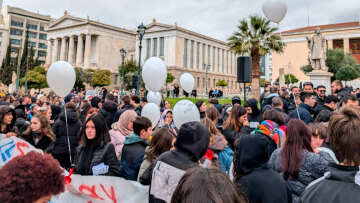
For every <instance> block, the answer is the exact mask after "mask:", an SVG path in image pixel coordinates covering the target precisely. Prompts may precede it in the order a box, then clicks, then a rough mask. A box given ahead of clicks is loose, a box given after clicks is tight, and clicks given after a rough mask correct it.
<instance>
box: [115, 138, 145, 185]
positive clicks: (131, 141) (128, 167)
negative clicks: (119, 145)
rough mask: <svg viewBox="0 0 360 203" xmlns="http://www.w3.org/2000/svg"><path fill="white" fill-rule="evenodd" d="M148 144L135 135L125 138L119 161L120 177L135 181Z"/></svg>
mask: <svg viewBox="0 0 360 203" xmlns="http://www.w3.org/2000/svg"><path fill="white" fill-rule="evenodd" d="M147 146H148V142H147V141H145V140H143V139H141V137H140V136H138V135H136V134H135V133H133V132H132V133H131V134H130V135H129V136H126V140H125V142H124V147H123V149H122V153H121V160H120V177H123V178H125V179H126V180H133V181H136V180H137V177H138V173H139V170H140V166H141V163H142V161H143V158H144V154H145V148H146V147H147Z"/></svg>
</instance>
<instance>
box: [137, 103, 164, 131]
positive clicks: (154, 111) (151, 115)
mask: <svg viewBox="0 0 360 203" xmlns="http://www.w3.org/2000/svg"><path fill="white" fill-rule="evenodd" d="M141 116H144V117H146V118H148V119H149V120H150V121H151V125H152V128H154V127H155V126H156V125H157V123H158V122H159V120H160V109H159V107H158V106H157V105H156V104H154V103H147V104H146V105H145V106H144V108H143V109H142V110H141Z"/></svg>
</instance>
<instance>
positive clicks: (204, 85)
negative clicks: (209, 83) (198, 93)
mask: <svg viewBox="0 0 360 203" xmlns="http://www.w3.org/2000/svg"><path fill="white" fill-rule="evenodd" d="M203 87H205V78H203Z"/></svg>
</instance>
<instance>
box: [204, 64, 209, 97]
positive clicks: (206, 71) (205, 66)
mask: <svg viewBox="0 0 360 203" xmlns="http://www.w3.org/2000/svg"><path fill="white" fill-rule="evenodd" d="M203 69H205V84H206V90H205V94H207V93H208V79H207V73H208V71H209V70H210V64H209V65H207V64H205V63H204V67H203Z"/></svg>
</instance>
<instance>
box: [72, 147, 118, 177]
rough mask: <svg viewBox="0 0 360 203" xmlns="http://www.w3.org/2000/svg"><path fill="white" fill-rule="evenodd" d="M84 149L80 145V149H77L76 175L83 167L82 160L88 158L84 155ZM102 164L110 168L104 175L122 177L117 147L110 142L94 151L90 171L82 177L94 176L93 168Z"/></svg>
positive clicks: (75, 160)
mask: <svg viewBox="0 0 360 203" xmlns="http://www.w3.org/2000/svg"><path fill="white" fill-rule="evenodd" d="M84 149H85V147H84V146H82V145H80V146H79V147H77V148H76V154H75V159H74V164H75V166H76V167H75V170H76V171H75V173H78V172H79V169H80V168H81V167H82V166H81V163H82V159H83V158H84V157H85V156H86V155H85V154H84V153H85V150H84ZM101 163H104V165H108V166H109V170H108V172H107V173H106V174H102V175H107V176H119V175H120V172H119V162H118V159H117V157H116V153H115V147H114V145H113V144H111V143H110V142H109V143H107V144H104V143H101V145H100V146H99V147H97V148H96V149H93V150H92V155H91V161H90V167H89V171H88V172H87V173H85V174H82V175H93V172H92V168H93V167H94V166H97V165H99V164H101Z"/></svg>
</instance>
